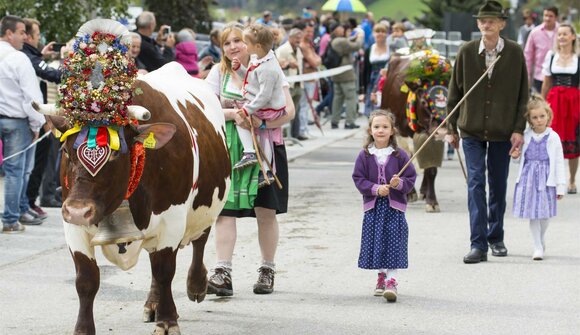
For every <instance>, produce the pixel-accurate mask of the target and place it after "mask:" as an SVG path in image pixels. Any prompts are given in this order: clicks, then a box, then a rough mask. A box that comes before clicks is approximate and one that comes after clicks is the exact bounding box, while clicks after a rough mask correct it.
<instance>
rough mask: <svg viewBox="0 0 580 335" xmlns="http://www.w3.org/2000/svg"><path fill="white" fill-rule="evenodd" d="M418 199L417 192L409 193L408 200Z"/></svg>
mask: <svg viewBox="0 0 580 335" xmlns="http://www.w3.org/2000/svg"><path fill="white" fill-rule="evenodd" d="M417 200H418V197H417V193H409V194H407V202H416V201H417Z"/></svg>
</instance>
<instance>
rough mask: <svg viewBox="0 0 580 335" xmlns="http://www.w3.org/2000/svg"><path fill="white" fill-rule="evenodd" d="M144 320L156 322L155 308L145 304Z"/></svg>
mask: <svg viewBox="0 0 580 335" xmlns="http://www.w3.org/2000/svg"><path fill="white" fill-rule="evenodd" d="M143 322H155V309H153V307H147V306H145V307H144V308H143Z"/></svg>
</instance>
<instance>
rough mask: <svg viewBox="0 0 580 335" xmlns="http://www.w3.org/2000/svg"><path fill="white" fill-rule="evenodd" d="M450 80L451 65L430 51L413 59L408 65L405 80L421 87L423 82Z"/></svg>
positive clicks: (445, 81) (445, 59) (444, 81)
mask: <svg viewBox="0 0 580 335" xmlns="http://www.w3.org/2000/svg"><path fill="white" fill-rule="evenodd" d="M450 78H451V63H450V62H449V60H448V59H447V58H445V57H443V56H440V55H437V54H435V53H433V52H432V51H430V50H426V51H424V54H423V55H422V56H420V57H418V58H415V59H413V60H412V61H411V63H410V64H409V68H408V69H407V73H406V76H405V80H406V81H408V82H413V83H416V84H417V85H421V84H422V83H424V82H431V81H437V82H443V83H447V82H449V79H450Z"/></svg>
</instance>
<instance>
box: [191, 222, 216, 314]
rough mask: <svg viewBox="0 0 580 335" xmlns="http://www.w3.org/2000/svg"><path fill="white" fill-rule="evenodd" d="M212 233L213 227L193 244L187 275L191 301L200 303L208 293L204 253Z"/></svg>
mask: <svg viewBox="0 0 580 335" xmlns="http://www.w3.org/2000/svg"><path fill="white" fill-rule="evenodd" d="M210 231H211V227H208V228H207V229H206V230H205V231H204V232H203V235H202V236H201V237H200V238H198V239H197V240H195V241H192V242H191V244H192V246H193V257H192V259H191V265H190V266H189V272H188V273H187V296H188V297H189V300H191V301H197V302H198V303H199V302H202V301H203V300H204V299H205V295H206V293H207V269H206V268H205V264H203V253H204V250H205V244H206V242H207V238H208V236H209V232H210Z"/></svg>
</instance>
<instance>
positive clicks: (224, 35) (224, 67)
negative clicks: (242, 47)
mask: <svg viewBox="0 0 580 335" xmlns="http://www.w3.org/2000/svg"><path fill="white" fill-rule="evenodd" d="M243 31H244V26H243V25H241V24H240V23H238V22H231V23H228V24H227V25H226V26H225V27H224V29H223V30H222V32H221V34H220V49H221V51H222V59H221V61H220V70H221V71H220V72H221V73H227V72H232V61H231V60H229V59H228V58H227V57H226V56H225V53H224V44H225V43H226V40H227V39H228V37H229V36H230V34H232V33H233V34H234V35H236V36H237V37H238V38H239V39H240V40H242V39H243V36H242V34H243Z"/></svg>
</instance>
